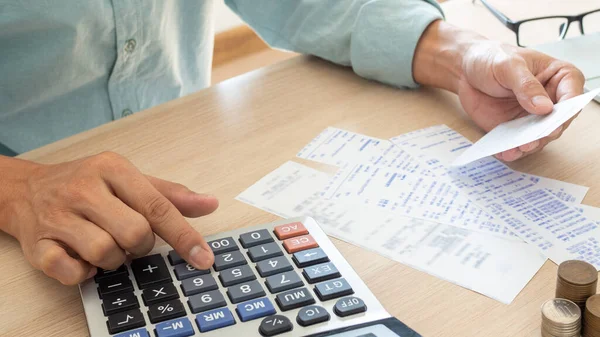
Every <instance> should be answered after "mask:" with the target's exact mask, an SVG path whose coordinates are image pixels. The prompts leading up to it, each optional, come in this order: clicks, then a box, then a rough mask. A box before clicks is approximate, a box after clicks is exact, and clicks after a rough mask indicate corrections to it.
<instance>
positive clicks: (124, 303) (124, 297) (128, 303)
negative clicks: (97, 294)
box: [102, 292, 140, 316]
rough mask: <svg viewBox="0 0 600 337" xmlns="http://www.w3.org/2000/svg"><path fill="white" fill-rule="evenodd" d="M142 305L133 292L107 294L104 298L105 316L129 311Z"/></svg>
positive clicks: (103, 308) (103, 309)
mask: <svg viewBox="0 0 600 337" xmlns="http://www.w3.org/2000/svg"><path fill="white" fill-rule="evenodd" d="M139 307H140V303H139V302H138V299H137V297H136V296H135V295H134V294H133V292H131V293H124V294H115V295H105V296H104V297H103V298H102V311H104V316H110V315H112V314H115V313H117V312H119V311H127V310H131V309H136V308H139Z"/></svg>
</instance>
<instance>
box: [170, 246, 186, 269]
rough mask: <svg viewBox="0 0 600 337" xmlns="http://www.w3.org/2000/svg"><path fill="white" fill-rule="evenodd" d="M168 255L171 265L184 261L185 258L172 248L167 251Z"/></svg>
mask: <svg viewBox="0 0 600 337" xmlns="http://www.w3.org/2000/svg"><path fill="white" fill-rule="evenodd" d="M167 256H168V257H169V262H170V263H171V265H172V266H174V265H177V264H180V263H185V260H184V259H183V258H182V257H181V256H180V255H179V253H177V252H176V251H174V250H171V251H170V252H169V255H167Z"/></svg>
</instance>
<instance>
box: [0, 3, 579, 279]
mask: <svg viewBox="0 0 600 337" xmlns="http://www.w3.org/2000/svg"><path fill="white" fill-rule="evenodd" d="M226 2H227V4H228V5H229V6H230V8H232V9H233V10H234V11H235V12H236V13H237V14H238V15H240V16H241V17H242V18H243V19H244V20H245V21H246V22H248V23H249V24H250V25H251V26H252V27H253V28H254V29H255V30H256V31H257V32H258V34H259V35H261V37H262V38H264V39H265V40H266V41H267V42H268V43H269V44H270V45H271V46H273V47H277V48H282V49H288V50H294V51H296V52H300V53H305V54H312V55H315V56H318V57H321V58H324V59H326V60H329V61H331V62H335V63H338V64H341V65H344V66H348V67H351V68H352V69H353V70H354V72H356V74H358V75H359V76H363V77H365V78H369V79H373V80H377V81H380V82H383V83H386V84H389V85H392V86H396V87H400V88H414V87H416V86H418V85H426V86H433V87H438V88H443V89H446V90H449V91H451V92H454V93H456V94H457V95H458V96H459V98H460V101H461V103H462V105H463V107H464V109H465V111H466V112H467V113H468V114H469V115H470V116H471V118H472V119H473V121H474V122H475V123H476V124H477V125H479V126H480V127H481V128H482V129H484V130H486V131H489V130H491V129H492V128H493V127H494V126H496V125H498V124H499V123H501V122H504V121H507V120H511V119H514V118H517V117H521V116H524V115H527V114H547V113H549V112H550V111H551V110H552V106H553V102H554V103H555V102H558V101H562V100H565V99H568V98H570V97H573V96H577V95H579V94H581V93H582V92H583V83H584V78H583V76H582V74H581V72H580V71H578V70H577V69H576V68H574V67H573V66H572V65H570V64H568V63H565V62H562V61H559V60H555V59H552V58H550V57H548V56H546V55H543V54H540V53H537V52H535V51H532V50H527V49H522V48H517V47H513V46H509V45H503V44H501V43H497V42H494V41H489V40H486V39H484V38H482V37H481V36H478V35H477V34H474V33H472V32H467V31H463V30H460V29H458V28H455V27H453V26H451V25H449V24H447V23H445V22H444V21H443V20H442V19H443V16H442V12H441V9H440V7H439V6H438V5H437V3H435V1H433V0H428V1H425V0H401V1H399V0H355V1H350V0H323V1H309V0H304V1H300V0H252V1H244V0H226ZM213 6H214V1H211V0H206V1H192V0H181V1H159V0H154V1H150V0H148V1H143V2H135V3H134V2H133V1H127V0H112V1H109V0H101V1H80V0H47V1H43V2H42V1H37V0H21V1H12V0H0V74H1V76H0V103H1V104H0V229H1V230H3V231H5V232H7V233H8V234H10V235H12V236H14V237H15V238H17V239H18V240H19V241H20V243H21V246H22V248H23V252H24V254H25V256H26V257H27V259H28V260H29V261H30V262H31V264H32V265H33V266H34V267H36V268H38V269H40V270H42V271H44V273H46V274H47V275H48V276H50V277H53V278H56V279H57V280H59V281H60V282H62V283H64V284H76V283H79V282H81V281H83V280H85V279H86V278H89V277H92V276H93V275H94V274H95V273H96V271H97V267H101V268H105V269H113V268H116V267H118V266H119V265H120V264H122V263H123V261H124V260H125V254H126V252H129V253H132V254H136V255H144V254H146V253H148V252H149V251H150V250H151V249H152V248H153V246H154V234H157V235H159V236H160V237H162V238H163V239H165V241H166V242H167V243H169V244H170V245H171V246H173V248H174V249H175V250H176V251H177V252H178V253H179V254H180V255H181V256H182V257H183V258H184V259H186V260H187V261H188V262H189V263H191V264H192V265H194V266H195V267H197V268H200V269H205V268H207V267H209V266H210V265H211V264H212V262H213V255H212V252H211V250H210V248H209V247H208V246H207V244H206V242H205V241H204V239H203V238H202V236H201V234H200V233H198V232H196V231H195V230H194V229H193V228H192V227H191V226H190V225H189V224H188V223H187V222H186V221H185V219H184V217H183V216H187V217H199V216H203V215H206V214H209V213H211V212H212V211H213V210H214V209H216V207H217V206H218V201H217V199H215V198H214V197H212V196H207V195H202V194H196V193H194V192H192V191H190V190H188V189H187V188H186V187H184V186H181V185H178V184H174V183H171V182H167V181H164V180H160V179H157V178H154V177H149V176H145V175H144V174H142V173H141V172H140V171H139V170H137V169H136V168H135V167H134V166H133V165H132V164H131V163H130V162H129V161H127V160H126V159H125V158H123V157H121V156H119V155H117V154H114V153H102V154H98V155H95V156H91V157H87V158H82V159H79V160H76V161H73V162H67V163H61V164H56V165H43V164H38V163H33V162H29V161H25V160H20V159H16V158H12V156H14V155H15V154H18V153H22V152H25V151H28V150H30V149H33V148H36V147H39V146H42V145H44V144H48V143H50V142H52V141H55V140H58V139H61V138H64V137H67V136H69V135H72V134H74V133H77V132H81V131H84V130H87V129H90V128H93V127H95V126H98V125H101V124H103V123H107V122H109V121H112V120H116V119H119V118H124V117H126V116H128V115H130V114H132V113H136V112H138V111H141V110H144V109H147V108H150V107H152V106H154V105H157V104H160V103H162V102H165V101H168V100H171V99H174V98H177V97H180V96H183V95H186V94H189V93H192V92H195V91H197V90H200V89H202V88H205V87H207V86H208V85H209V83H210V64H211V60H212V45H213V28H212V27H213V20H215V18H213V16H212V10H213ZM567 125H568V123H567V124H566V125H564V126H563V127H561V128H559V129H558V130H556V131H555V132H554V133H553V134H551V135H550V136H549V137H546V138H544V139H542V140H539V141H535V142H533V143H530V144H527V145H524V146H521V147H519V148H515V149H511V150H509V151H506V152H504V153H501V154H499V155H498V157H499V158H500V159H502V160H506V161H511V160H516V159H518V158H520V157H522V156H524V155H528V154H530V153H534V152H536V151H539V150H541V149H542V148H543V147H544V146H545V145H546V144H547V143H548V142H549V141H551V140H554V139H556V138H558V137H559V136H560V134H561V133H562V132H563V131H564V128H565V127H566V126H567ZM2 154H4V155H2Z"/></svg>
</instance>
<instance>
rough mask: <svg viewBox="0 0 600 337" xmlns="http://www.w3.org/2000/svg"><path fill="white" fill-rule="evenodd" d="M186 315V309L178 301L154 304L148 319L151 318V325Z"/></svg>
mask: <svg viewBox="0 0 600 337" xmlns="http://www.w3.org/2000/svg"><path fill="white" fill-rule="evenodd" d="M184 315H185V308H184V307H183V304H181V301H179V300H178V299H177V300H170V301H167V302H162V303H157V304H153V305H151V306H150V307H148V318H150V322H151V323H158V322H162V321H166V320H168V319H172V318H177V317H181V316H184Z"/></svg>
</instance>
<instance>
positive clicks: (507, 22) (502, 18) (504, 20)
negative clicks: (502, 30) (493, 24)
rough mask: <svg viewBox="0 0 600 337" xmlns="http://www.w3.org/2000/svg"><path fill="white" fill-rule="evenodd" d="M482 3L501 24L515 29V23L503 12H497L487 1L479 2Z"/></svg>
mask: <svg viewBox="0 0 600 337" xmlns="http://www.w3.org/2000/svg"><path fill="white" fill-rule="evenodd" d="M479 1H481V3H482V4H483V5H484V6H485V7H486V8H487V9H488V10H489V11H490V12H492V14H494V16H495V17H496V18H497V19H498V20H500V22H502V23H503V24H504V25H505V26H507V27H509V28H511V29H512V28H513V26H514V22H513V21H512V20H511V19H509V18H508V17H507V16H506V15H504V14H503V13H502V12H500V11H499V10H497V9H496V8H494V7H493V6H492V5H490V4H489V3H488V2H487V1H486V0H479ZM473 3H475V0H473Z"/></svg>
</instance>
